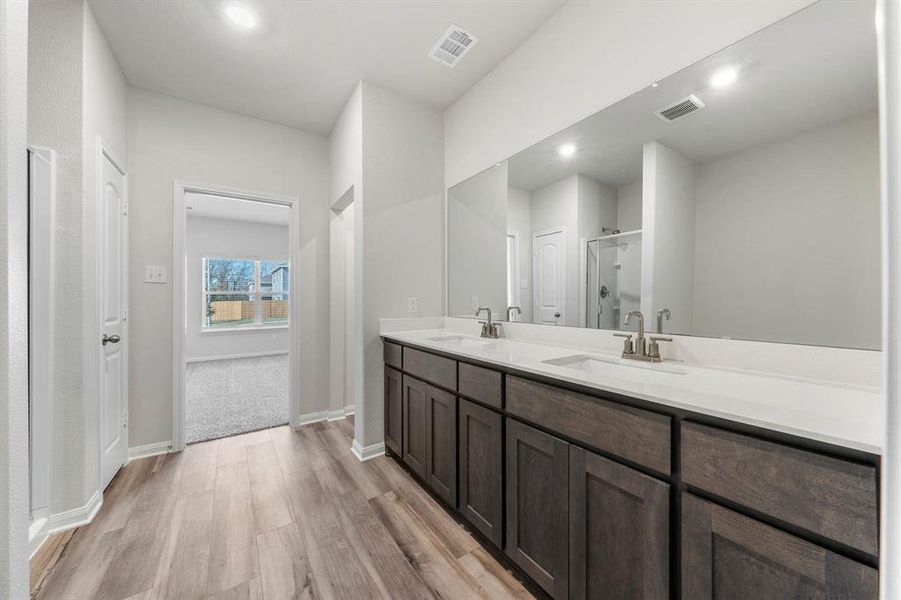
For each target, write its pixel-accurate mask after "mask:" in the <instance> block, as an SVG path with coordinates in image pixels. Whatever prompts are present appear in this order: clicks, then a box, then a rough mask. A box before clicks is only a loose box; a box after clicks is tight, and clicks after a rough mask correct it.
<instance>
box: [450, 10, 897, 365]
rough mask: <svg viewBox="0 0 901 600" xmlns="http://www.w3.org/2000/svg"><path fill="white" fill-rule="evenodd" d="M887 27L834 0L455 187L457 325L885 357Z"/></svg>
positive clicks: (453, 303)
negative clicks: (880, 43) (882, 116)
mask: <svg viewBox="0 0 901 600" xmlns="http://www.w3.org/2000/svg"><path fill="white" fill-rule="evenodd" d="M874 14H875V7H874V3H873V2H870V1H861V2H838V1H830V0H821V1H820V2H817V3H815V4H813V5H811V6H809V7H807V8H805V9H803V10H801V11H799V12H797V13H795V14H794V15H792V16H790V17H788V18H786V19H783V20H782V21H780V22H778V23H776V24H774V25H772V26H770V27H768V28H767V29H764V30H762V31H760V32H758V33H757V34H755V35H753V36H750V37H748V38H745V39H744V40H741V41H740V42H738V43H736V44H734V45H732V46H730V47H728V48H726V49H724V50H722V51H720V52H718V53H716V54H715V55H713V56H710V57H708V58H706V59H704V60H702V61H700V62H698V63H696V64H694V65H692V66H690V67H688V68H686V69H683V70H682V71H679V72H678V73H675V74H674V75H671V76H670V77H667V78H666V79H664V80H661V81H659V82H655V83H654V84H653V85H651V86H649V87H647V88H645V89H643V90H641V91H640V92H638V93H636V94H634V95H633V96H631V97H629V98H626V99H625V100H623V101H621V102H619V103H617V104H614V105H613V106H610V107H609V108H607V109H605V110H603V111H601V112H599V113H597V114H595V115H593V116H591V117H589V118H587V119H585V120H584V121H581V122H579V123H577V124H575V125H573V126H572V127H569V128H567V129H566V130H564V131H561V132H559V133H558V134H556V135H554V136H552V137H550V138H548V139H546V140H544V141H542V142H539V143H538V144H536V145H534V146H532V147H531V148H528V149H526V150H525V151H523V152H521V153H520V154H517V155H516V156H513V157H512V158H510V159H509V160H507V161H505V162H503V163H500V164H498V165H495V166H494V167H492V168H490V169H488V170H486V171H484V172H482V173H480V174H478V175H476V176H474V177H472V178H470V179H468V180H466V181H463V182H462V183H459V184H457V185H455V186H453V187H452V188H450V189H448V191H447V231H448V235H447V278H448V281H447V290H448V300H447V301H448V304H447V306H448V314H449V315H450V316H466V317H472V316H473V315H474V313H475V309H476V308H478V307H479V306H487V307H490V308H491V309H492V311H493V312H494V315H495V316H496V318H497V319H498V320H508V319H509V320H513V321H525V322H530V323H541V324H547V325H557V326H562V325H566V326H575V327H593V328H599V329H611V330H612V329H624V328H627V327H626V326H625V325H623V321H624V317H625V315H626V314H627V313H628V312H629V311H631V310H641V311H642V312H643V313H644V315H645V318H646V327H647V329H649V330H654V331H658V330H659V331H662V332H664V333H675V334H684V335H697V336H707V337H727V338H736V339H749V340H762V341H769V342H788V343H796V344H812V345H825V346H841V347H849V348H865V349H877V348H879V346H880V330H881V327H880V323H881V310H880V281H881V274H880V206H879V126H878V116H879V115H878V104H877V62H876V32H875V26H874ZM628 328H632V326H629V327H628Z"/></svg>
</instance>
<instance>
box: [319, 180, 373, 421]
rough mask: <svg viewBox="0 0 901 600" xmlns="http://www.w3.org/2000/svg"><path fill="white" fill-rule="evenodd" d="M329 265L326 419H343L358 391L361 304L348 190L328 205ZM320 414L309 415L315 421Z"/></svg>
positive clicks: (351, 192) (353, 208)
mask: <svg viewBox="0 0 901 600" xmlns="http://www.w3.org/2000/svg"><path fill="white" fill-rule="evenodd" d="M331 213H332V214H331V225H330V228H331V231H330V242H329V243H330V249H329V262H330V274H331V284H330V286H331V289H330V291H331V317H330V321H331V323H330V324H331V327H330V330H331V332H330V341H331V358H330V362H331V397H330V398H329V410H328V411H327V414H326V415H324V416H325V418H328V419H339V418H343V417H345V416H346V415H348V414H351V413H353V412H354V411H355V405H356V397H357V395H358V394H359V392H360V391H361V390H362V376H361V374H362V372H361V369H359V368H358V367H357V365H360V364H362V344H361V342H360V340H361V339H362V332H361V327H362V305H361V304H360V303H359V301H358V299H357V296H356V293H355V290H357V289H359V285H360V279H359V278H360V269H359V266H360V265H359V264H358V259H359V256H360V254H359V248H358V245H357V239H358V238H357V235H358V231H357V230H358V222H357V221H358V219H359V215H358V214H357V203H355V202H354V188H353V187H351V188H349V189H348V190H347V191H346V192H345V193H344V194H343V195H342V196H341V197H340V198H339V199H338V200H337V201H336V202H335V203H334V204H332V206H331ZM322 416H323V415H319V414H313V415H310V420H317V419H320V418H322Z"/></svg>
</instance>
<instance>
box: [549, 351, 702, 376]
mask: <svg viewBox="0 0 901 600" xmlns="http://www.w3.org/2000/svg"><path fill="white" fill-rule="evenodd" d="M542 362H543V363H545V364H548V365H554V366H557V367H563V368H564V369H574V370H576V371H583V372H585V373H590V374H592V375H611V376H620V377H622V376H623V371H621V370H619V369H618V367H632V368H634V369H641V370H642V371H644V373H642V374H640V375H638V374H637V373H636V376H637V377H639V378H646V377H647V374H648V373H666V374H668V375H685V374H686V373H688V371H687V370H686V369H683V368H680V367H674V366H672V365H667V364H664V363H650V362H641V361H637V360H631V359H627V358H602V357H600V356H589V355H587V354H575V355H573V356H562V357H560V358H551V359H548V360H544V361H542ZM652 377H653V375H652Z"/></svg>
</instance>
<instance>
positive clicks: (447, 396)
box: [425, 385, 457, 506]
mask: <svg viewBox="0 0 901 600" xmlns="http://www.w3.org/2000/svg"><path fill="white" fill-rule="evenodd" d="M426 413H427V414H426V475H425V479H426V483H428V484H429V486H430V487H431V488H432V490H434V491H435V493H436V494H438V495H439V496H441V497H442V498H443V499H444V501H445V502H447V503H448V504H450V505H451V506H455V505H456V502H457V398H456V397H455V396H454V395H453V394H451V393H448V392H445V391H443V390H439V389H438V388H436V387H432V386H430V385H427V386H426Z"/></svg>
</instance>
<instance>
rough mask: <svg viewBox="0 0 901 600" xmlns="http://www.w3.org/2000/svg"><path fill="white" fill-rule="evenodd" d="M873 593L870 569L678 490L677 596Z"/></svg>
mask: <svg viewBox="0 0 901 600" xmlns="http://www.w3.org/2000/svg"><path fill="white" fill-rule="evenodd" d="M878 597H879V573H878V572H877V571H876V569H873V568H871V567H868V566H866V565H863V564H860V563H858V562H855V561H853V560H851V559H849V558H845V557H844V556H839V555H837V554H834V553H833V552H830V551H829V550H826V549H825V548H822V547H820V546H817V545H815V544H811V543H809V542H806V541H804V540H801V539H798V538H796V537H794V536H792V535H789V534H787V533H785V532H783V531H780V530H778V529H774V528H772V527H770V526H768V525H765V524H763V523H761V522H759V521H755V520H754V519H750V518H748V517H745V516H742V515H740V514H738V513H735V512H732V511H731V510H728V509H725V508H723V507H721V506H717V505H716V504H712V503H710V502H707V501H705V500H701V499H699V498H697V497H695V496H692V495H689V494H683V501H682V598H686V599H695V598H698V599H702V598H765V599H767V600H790V599H791V600H794V599H797V598H835V599H838V598H841V599H842V600H876V599H877V598H878Z"/></svg>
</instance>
